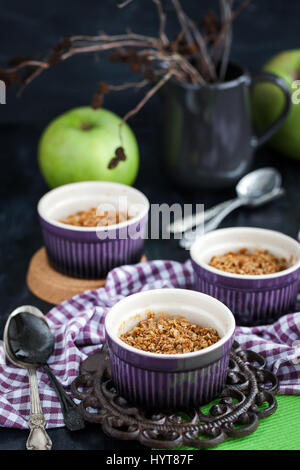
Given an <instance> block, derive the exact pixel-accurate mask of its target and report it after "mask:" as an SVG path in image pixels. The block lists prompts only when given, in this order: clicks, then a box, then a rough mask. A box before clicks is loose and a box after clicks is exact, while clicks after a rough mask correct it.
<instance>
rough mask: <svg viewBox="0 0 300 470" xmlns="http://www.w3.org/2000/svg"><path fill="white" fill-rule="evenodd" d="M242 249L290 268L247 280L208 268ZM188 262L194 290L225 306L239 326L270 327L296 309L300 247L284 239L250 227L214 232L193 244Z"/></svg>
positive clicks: (275, 233)
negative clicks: (267, 254) (264, 252)
mask: <svg viewBox="0 0 300 470" xmlns="http://www.w3.org/2000/svg"><path fill="white" fill-rule="evenodd" d="M241 248H248V249H250V250H253V249H260V250H268V251H269V252H270V253H272V254H274V255H276V256H278V257H280V258H281V257H284V258H286V259H287V261H288V262H289V263H290V267H289V268H288V269H286V270H284V271H280V272H278V273H273V274H265V275H251V276H250V275H240V274H232V273H228V272H224V271H220V270H218V269H215V268H213V267H212V266H210V265H209V262H210V260H211V258H212V256H214V255H220V254H224V253H227V252H228V251H237V250H239V249H241ZM191 258H192V264H193V268H194V273H195V288H196V289H197V290H198V291H200V292H204V293H206V294H209V295H212V296H213V297H215V298H216V299H218V300H220V301H221V302H223V303H224V304H225V305H227V306H228V307H229V308H230V310H231V311H232V312H233V314H234V316H235V319H236V322H237V324H238V325H246V326H248V325H262V324H268V323H273V322H274V321H275V320H276V319H278V318H279V317H280V316H282V315H284V314H286V313H289V312H292V311H293V309H294V308H295V305H296V300H297V294H298V289H299V279H300V244H299V243H298V242H297V241H296V240H294V239H292V238H291V237H289V236H287V235H284V234H282V233H280V232H276V231H273V230H266V229H261V228H253V227H234V228H225V229H219V230H214V231H213V232H209V233H206V234H204V235H202V236H201V237H199V238H198V239H197V240H196V241H195V243H194V244H193V246H192V248H191Z"/></svg>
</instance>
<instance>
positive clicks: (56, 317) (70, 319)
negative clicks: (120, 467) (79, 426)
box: [0, 261, 300, 429]
mask: <svg viewBox="0 0 300 470" xmlns="http://www.w3.org/2000/svg"><path fill="white" fill-rule="evenodd" d="M162 287H180V288H185V289H192V288H193V271H192V266H191V263H190V261H188V262H186V263H184V264H181V263H178V262H175V261H148V262H146V263H140V264H137V265H134V266H122V267H120V268H116V269H114V270H113V271H111V272H110V273H109V275H108V277H107V282H106V286H105V287H103V288H101V289H98V290H93V291H87V292H85V293H84V294H80V295H77V296H75V297H73V298H72V299H70V300H67V301H65V302H63V303H62V304H60V305H58V306H57V307H54V308H53V309H52V310H50V312H49V313H48V314H47V319H48V321H49V324H50V327H51V329H52V331H53V334H54V335H55V338H56V345H55V351H54V353H53V355H52V356H51V358H50V360H49V364H50V366H51V368H52V370H53V372H54V373H55V375H56V376H57V377H58V378H59V380H60V381H61V383H62V384H63V386H64V387H65V388H66V390H67V391H69V390H70V389H69V387H70V384H71V382H72V381H73V380H74V378H75V377H76V376H77V375H78V371H79V365H80V363H81V361H83V360H84V359H85V358H86V357H87V356H88V355H90V354H93V353H94V352H96V351H98V350H99V349H100V348H101V345H102V344H103V342H104V327H103V324H104V318H105V314H106V312H107V311H108V310H109V308H110V307H111V306H112V305H114V304H115V303H116V302H117V301H118V300H120V299H122V298H123V297H124V296H127V295H129V294H133V293H134V292H139V291H142V290H149V289H157V288H162ZM299 300H300V298H299ZM236 335H237V340H238V341H239V343H240V344H241V345H242V346H243V347H244V348H251V349H253V350H254V351H256V352H258V353H260V354H262V355H263V356H264V357H265V358H266V360H267V363H268V366H269V368H270V369H271V370H272V371H273V372H275V373H276V374H277V375H278V377H279V378H280V393H282V394H300V364H298V365H297V352H298V362H300V361H299V344H298V351H297V349H296V346H297V341H298V343H299V339H300V313H299V312H298V313H293V314H290V315H286V316H284V317H282V318H281V319H280V320H279V321H277V322H276V323H275V324H273V325H269V326H260V327H254V328H245V327H237V330H236ZM293 343H294V346H293ZM37 375H38V381H39V389H40V397H41V402H42V407H43V411H44V414H45V417H46V421H47V426H48V428H54V427H59V426H63V425H64V423H63V417H62V414H61V411H60V406H59V402H58V399H57V397H56V395H55V393H54V390H53V389H52V387H51V385H50V383H49V380H48V377H47V375H46V374H45V373H44V372H43V371H42V370H38V371H37ZM28 416H29V387H28V376H27V371H26V370H24V369H18V368H17V367H15V366H13V365H12V364H10V363H9V362H8V361H7V359H6V358H5V355H4V351H3V348H2V347H1V348H0V426H6V427H15V428H23V429H26V428H27V427H28V426H27V420H28Z"/></svg>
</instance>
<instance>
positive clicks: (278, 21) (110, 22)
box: [0, 0, 300, 449]
mask: <svg viewBox="0 0 300 470" xmlns="http://www.w3.org/2000/svg"><path fill="white" fill-rule="evenodd" d="M116 3H117V0H85V1H79V0H72V1H70V0H64V1H61V0H51V2H49V1H33V0H26V2H24V1H17V0H10V1H3V0H1V2H0V6H1V10H0V11H1V14H0V44H1V51H0V64H2V65H4V64H5V63H6V61H7V60H8V59H9V58H11V57H14V56H16V55H22V54H24V55H26V54H31V53H32V52H36V51H44V50H45V49H48V48H49V47H51V45H52V44H53V43H56V42H57V41H58V40H59V39H60V38H61V37H66V36H69V35H72V34H94V33H97V32H99V31H105V32H107V33H111V34H113V33H121V32H124V31H125V29H126V28H127V27H130V28H131V29H132V30H134V32H139V33H142V34H151V35H155V34H156V31H157V27H158V22H157V16H156V10H155V8H154V6H153V4H152V2H151V0H135V1H134V2H133V3H132V4H131V5H129V6H128V7H126V8H124V9H122V10H119V9H117V8H116ZM182 4H183V5H184V7H185V9H186V10H187V12H188V13H189V14H190V16H192V17H193V18H194V20H196V21H200V19H201V17H202V15H203V13H204V12H205V11H207V9H209V8H216V7H217V1H212V0H201V1H199V0H198V1H195V0H184V1H182ZM299 18H300V2H299V1H297V0H289V1H286V0H259V1H258V0H254V1H253V2H252V4H251V5H250V6H248V7H247V10H245V11H244V12H243V13H242V14H241V16H240V17H239V18H238V19H237V21H236V23H235V26H234V45H233V50H232V57H231V58H232V60H234V61H236V62H239V63H240V64H241V65H243V66H244V67H246V68H247V69H248V70H250V72H251V73H255V72H256V71H258V70H259V69H260V68H261V66H262V65H263V64H264V63H265V62H266V61H267V60H268V59H269V58H270V57H271V56H272V55H274V54H276V53H277V52H279V51H281V50H286V49H291V48H298V47H299V48H300V37H299ZM176 30H177V23H176V20H175V18H174V17H173V18H171V21H170V23H169V25H168V32H169V34H170V35H172V34H173V33H174V32H176ZM132 79H133V77H132V74H130V72H129V71H128V68H127V66H126V65H119V64H112V63H109V62H107V61H106V60H105V58H104V57H103V56H101V57H95V56H86V55H81V56H77V57H74V58H72V59H70V60H69V61H67V62H65V63H61V64H59V65H58V66H55V67H54V68H53V69H52V70H49V71H47V72H46V73H43V74H42V75H41V77H39V78H38V79H37V80H35V81H34V82H33V83H32V84H31V85H30V86H29V87H28V88H26V90H25V92H24V93H23V96H22V97H21V98H19V99H17V98H16V97H15V90H11V91H9V93H8V95H7V104H6V105H2V106H0V142H1V147H0V158H1V169H0V191H1V213H0V217H1V219H0V220H1V225H0V226H1V239H0V240H1V252H0V255H1V270H0V298H1V313H0V336H1V334H2V329H3V325H4V323H5V320H6V318H7V316H8V314H9V313H10V311H12V310H13V309H14V308H16V307H17V306H19V305H22V304H28V303H31V304H34V305H37V306H38V307H40V308H41V309H42V310H43V311H44V312H47V310H48V309H49V308H50V307H51V306H50V305H47V304H45V303H44V302H42V301H39V300H38V299H36V298H35V297H34V296H33V295H32V294H30V292H29V291H28V289H27V287H26V284H25V275H26V270H27V267H28V262H29V260H30V257H31V256H32V254H33V253H34V252H35V251H36V250H37V249H38V248H39V247H40V246H41V245H42V243H43V241H42V236H41V232H40V227H39V224H38V219H37V214H36V204H37V202H38V200H39V198H40V197H41V195H42V194H44V193H45V192H46V191H47V189H48V188H47V187H46V185H45V183H44V182H43V180H42V178H41V176H40V174H39V170H38V166H37V161H36V149H37V143H38V139H39V136H40V134H41V131H42V129H43V127H44V126H45V125H46V124H47V122H49V120H51V119H52V118H54V117H55V116H57V115H58V114H60V113H62V112H63V111H66V110H68V109H70V108H72V107H76V106H80V105H87V104H89V103H90V101H91V98H92V95H93V93H94V90H95V87H96V84H97V82H98V81H99V80H105V81H108V82H109V83H114V84H117V83H122V82H123V81H128V80H130V81H132ZM141 96H142V95H140V94H139V95H136V94H133V93H131V92H128V91H123V92H119V93H112V94H110V95H108V96H107V98H106V101H105V107H107V108H108V109H111V110H112V111H115V112H116V113H118V114H120V115H124V114H125V112H126V111H128V110H129V109H131V108H132V107H133V106H134V105H135V103H136V102H137V100H138V99H139V98H140V97H141ZM159 116H160V103H159V99H158V97H154V98H153V99H152V100H151V102H149V103H148V104H147V105H146V106H145V107H144V109H143V110H142V111H141V112H140V113H139V114H138V115H137V116H136V117H135V118H134V119H132V120H131V121H130V125H131V126H132V128H133V130H134V131H135V133H136V136H137V139H138V142H139V146H140V154H141V167H140V172H139V176H138V179H137V181H136V187H138V188H139V189H141V190H142V191H143V192H145V194H146V195H147V196H148V197H149V199H150V201H151V202H152V203H163V202H167V203H174V202H180V203H184V202H194V203H196V202H197V203H204V204H205V205H206V206H207V207H209V206H210V205H212V204H214V203H217V202H219V201H221V200H225V199H227V198H229V197H232V196H233V195H234V189H231V190H226V191H221V192H220V191H219V192H213V191H209V190H205V191H201V190H200V191H198V192H193V193H189V192H187V191H182V190H179V189H177V188H175V187H173V186H172V185H171V183H170V182H169V181H168V178H167V177H166V176H165V175H164V173H163V171H162V169H161V166H160V156H161V154H160V126H161V122H160V118H159ZM264 165H273V166H275V167H277V168H278V169H279V170H280V171H281V173H282V175H283V182H284V186H285V188H286V190H287V194H286V196H285V197H284V198H283V199H281V200H279V201H276V202H273V203H272V204H270V205H269V206H265V207H262V208H259V209H256V210H255V211H253V210H249V209H243V210H239V211H237V212H236V213H234V214H232V215H231V216H230V217H228V218H227V219H226V221H225V222H224V226H231V225H252V226H259V227H266V228H272V229H275V230H281V231H282V232H284V233H287V234H289V235H291V236H293V237H296V236H297V232H298V229H299V228H300V212H299V196H300V189H299V174H300V163H298V162H296V161H293V160H289V159H287V158H285V157H284V156H282V155H280V154H277V153H276V152H274V151H272V150H269V149H268V148H266V147H264V148H262V149H261V150H259V151H258V152H257V155H256V159H255V162H254V167H261V166H264ZM146 254H147V256H148V257H149V258H152V259H158V258H170V259H178V260H182V261H183V260H185V259H187V258H188V253H187V252H185V251H184V250H181V249H180V248H179V247H178V246H177V242H176V241H175V240H171V241H167V240H164V241H161V240H158V241H154V240H149V241H147V244H146ZM26 435H27V432H24V431H18V430H8V429H0V449H23V448H24V445H25V439H26ZM50 435H51V438H52V440H53V445H54V448H56V449H99V448H100V449H101V448H110V449H121V448H123V449H130V448H132V449H134V448H137V447H138V446H137V444H135V443H122V442H118V441H115V440H111V439H108V438H106V437H105V436H103V434H102V433H101V431H100V430H99V428H98V427H96V426H89V427H88V430H87V431H85V432H80V433H79V434H78V433H77V434H76V433H74V434H72V435H70V434H69V433H68V432H67V431H65V430H64V429H58V430H53V431H50Z"/></svg>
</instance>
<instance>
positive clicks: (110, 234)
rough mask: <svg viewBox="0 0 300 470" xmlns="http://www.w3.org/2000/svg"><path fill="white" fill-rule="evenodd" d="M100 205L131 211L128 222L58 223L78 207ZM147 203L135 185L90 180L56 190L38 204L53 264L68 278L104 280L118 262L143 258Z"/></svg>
mask: <svg viewBox="0 0 300 470" xmlns="http://www.w3.org/2000/svg"><path fill="white" fill-rule="evenodd" d="M91 207H100V208H103V210H109V209H111V208H112V207H113V208H115V209H116V210H127V211H128V213H129V215H130V216H131V218H130V219H129V220H128V221H125V222H121V223H119V224H115V225H110V226H108V227H77V226H72V225H67V224H63V223H61V222H59V220H60V219H63V218H65V217H67V216H68V215H70V214H74V213H76V212H78V211H80V210H87V209H90V208H91ZM148 211H149V201H148V199H147V198H146V196H144V194H143V193H141V192H140V191H138V190H137V189H135V188H132V187H130V186H126V185H123V184H119V183H110V182H103V181H87V182H80V183H72V184H67V185H64V186H60V187H59V188H56V189H53V190H52V191H49V192H48V193H47V194H45V195H44V196H43V197H42V198H41V199H40V201H39V203H38V213H39V217H40V223H41V227H42V231H43V237H44V241H45V246H46V250H47V255H48V259H49V262H50V264H51V266H53V268H54V269H56V270H57V271H59V272H61V273H63V274H66V275H68V276H72V277H76V278H82V279H101V278H103V277H105V276H106V274H107V273H108V272H109V271H110V270H111V269H113V268H115V267H116V266H120V265H123V264H132V263H137V262H139V261H140V259H141V256H142V253H143V247H144V238H145V230H146V226H147V221H148Z"/></svg>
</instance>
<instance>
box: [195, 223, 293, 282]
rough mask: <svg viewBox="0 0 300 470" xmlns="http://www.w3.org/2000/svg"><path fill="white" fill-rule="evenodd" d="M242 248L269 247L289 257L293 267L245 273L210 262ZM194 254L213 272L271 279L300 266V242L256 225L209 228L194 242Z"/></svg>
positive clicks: (269, 249) (235, 276)
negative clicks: (222, 268)
mask: <svg viewBox="0 0 300 470" xmlns="http://www.w3.org/2000/svg"><path fill="white" fill-rule="evenodd" d="M241 248H247V249H249V250H250V251H252V250H256V249H258V250H268V251H269V252H270V253H272V254H274V255H275V256H277V257H279V258H282V257H283V258H286V260H287V261H288V262H290V267H289V268H288V269H285V270H284V271H280V272H278V273H272V274H262V275H246V274H234V273H228V272H225V271H221V270H219V269H216V268H213V267H212V266H210V265H209V263H210V261H211V258H212V257H213V256H214V255H221V254H225V253H227V252H228V251H237V250H239V249H241ZM191 258H192V259H193V260H194V261H195V262H196V263H197V264H198V265H199V266H201V267H203V268H205V269H206V270H208V271H211V272H213V273H216V274H219V275H222V276H226V277H233V278H238V279H257V278H260V279H269V278H272V277H278V276H284V275H287V274H289V273H290V272H292V271H295V270H296V269H298V268H299V267H300V243H299V242H298V241H296V240H294V239H293V238H291V237H289V236H287V235H284V234H283V233H280V232H276V231H274V230H267V229H262V228H255V227H233V228H224V229H219V230H214V231H213V232H208V233H206V234H204V235H202V236H200V237H199V238H197V240H196V241H195V242H194V244H193V245H192V247H191Z"/></svg>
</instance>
